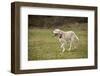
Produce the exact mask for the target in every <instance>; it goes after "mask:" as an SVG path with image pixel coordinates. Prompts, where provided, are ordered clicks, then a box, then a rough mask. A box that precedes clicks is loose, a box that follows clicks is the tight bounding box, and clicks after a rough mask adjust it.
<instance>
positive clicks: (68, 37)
mask: <svg viewBox="0 0 100 76" xmlns="http://www.w3.org/2000/svg"><path fill="white" fill-rule="evenodd" d="M53 33H54V35H55V36H57V37H58V39H59V42H60V43H61V49H62V52H64V51H65V44H67V43H68V44H69V48H68V51H70V50H71V49H72V48H76V46H75V45H76V44H77V43H76V41H77V42H79V38H78V37H77V36H76V34H75V33H74V32H73V31H66V32H65V31H62V30H60V29H55V30H54V31H53ZM73 44H74V46H73V47H72V45H73Z"/></svg>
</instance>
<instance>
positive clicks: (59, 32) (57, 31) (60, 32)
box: [53, 29, 62, 38]
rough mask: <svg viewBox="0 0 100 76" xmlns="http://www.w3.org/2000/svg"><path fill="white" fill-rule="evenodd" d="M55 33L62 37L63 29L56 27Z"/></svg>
mask: <svg viewBox="0 0 100 76" xmlns="http://www.w3.org/2000/svg"><path fill="white" fill-rule="evenodd" d="M53 33H54V35H55V36H58V37H59V38H61V37H62V31H61V30H60V29H55V30H54V31H53Z"/></svg>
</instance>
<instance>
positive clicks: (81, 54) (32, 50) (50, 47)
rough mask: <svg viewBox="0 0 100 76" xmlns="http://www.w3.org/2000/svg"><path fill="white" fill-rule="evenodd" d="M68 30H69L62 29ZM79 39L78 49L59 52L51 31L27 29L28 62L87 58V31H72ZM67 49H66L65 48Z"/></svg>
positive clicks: (57, 42)
mask: <svg viewBox="0 0 100 76" xmlns="http://www.w3.org/2000/svg"><path fill="white" fill-rule="evenodd" d="M63 30H66V31H68V30H70V29H63ZM72 30H73V31H74V32H75V33H76V34H77V36H78V37H79V39H80V45H79V46H78V48H76V49H73V50H71V51H70V52H69V51H68V50H67V49H66V51H65V52H64V53H62V52H61V48H60V44H59V41H58V40H57V38H55V37H54V36H53V33H52V31H53V29H40V28H29V31H28V60H49V59H76V58H77V59H79V58H87V57H88V50H87V31H86V30H81V29H80V30H77V28H76V29H75V28H74V29H72ZM66 48H68V47H66Z"/></svg>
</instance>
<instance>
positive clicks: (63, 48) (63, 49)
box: [61, 43, 65, 52]
mask: <svg viewBox="0 0 100 76" xmlns="http://www.w3.org/2000/svg"><path fill="white" fill-rule="evenodd" d="M64 45H65V44H64V43H62V44H61V48H62V52H64V51H65V47H64Z"/></svg>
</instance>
